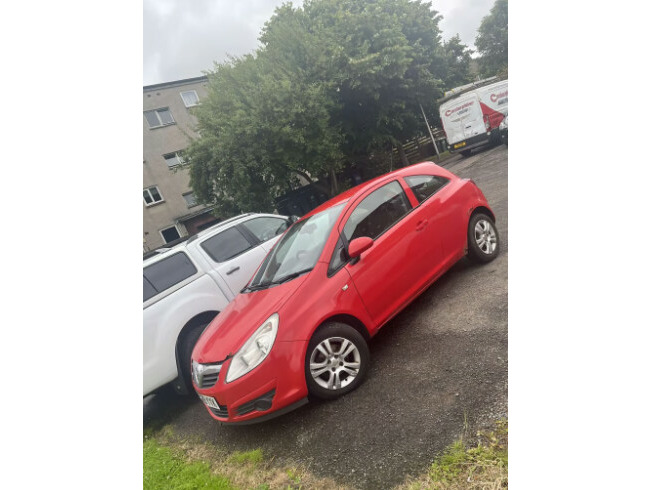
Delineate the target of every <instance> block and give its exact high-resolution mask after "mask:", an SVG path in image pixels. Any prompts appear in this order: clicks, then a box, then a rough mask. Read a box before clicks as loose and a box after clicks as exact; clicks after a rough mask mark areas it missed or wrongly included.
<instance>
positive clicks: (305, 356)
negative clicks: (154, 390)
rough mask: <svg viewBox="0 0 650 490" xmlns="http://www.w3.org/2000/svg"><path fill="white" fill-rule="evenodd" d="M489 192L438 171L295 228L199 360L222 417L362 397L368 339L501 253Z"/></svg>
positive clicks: (330, 205) (415, 169) (364, 194)
mask: <svg viewBox="0 0 650 490" xmlns="http://www.w3.org/2000/svg"><path fill="white" fill-rule="evenodd" d="M494 222H495V217H494V213H493V212H492V210H491V209H490V207H489V205H488V203H487V201H486V199H485V196H483V193H482V192H481V190H480V189H479V188H478V187H477V186H476V185H475V184H474V182H472V181H471V180H468V179H461V178H459V177H457V176H455V175H454V174H452V173H451V172H449V171H447V170H445V169H443V168H441V167H439V166H437V165H435V164H433V163H430V162H425V163H420V164H417V165H412V166H410V167H407V168H403V169H400V170H397V171H395V172H392V173H389V174H387V175H383V176H381V177H378V178H376V179H373V180H371V181H369V182H366V183H364V184H361V185H359V186H357V187H355V188H353V189H350V190H348V191H346V192H344V193H342V194H340V195H339V196H337V197H335V198H333V199H331V200H330V201H328V202H326V203H325V204H323V205H321V206H319V207H318V208H316V209H314V210H313V211H312V212H310V213H309V214H307V215H305V216H304V217H303V218H302V219H300V220H299V221H297V222H296V223H294V224H293V225H292V226H291V227H290V228H289V229H288V230H287V231H286V232H285V233H284V236H282V238H281V239H280V240H279V241H278V243H277V244H276V245H275V247H274V248H273V249H272V250H271V252H270V253H269V254H268V255H267V257H266V258H265V259H264V262H262V265H260V268H259V269H258V271H257V272H256V273H255V275H254V276H253V278H252V279H251V281H250V283H249V284H248V286H246V288H244V289H243V290H242V292H241V294H239V295H238V296H237V297H236V298H235V299H234V300H233V301H232V302H231V303H230V304H229V305H228V306H227V307H226V308H225V309H224V310H223V311H222V312H221V313H220V314H219V315H217V317H216V318H215V319H214V320H213V321H212V323H211V324H210V325H209V326H208V327H207V328H206V330H205V332H204V333H203V335H202V336H201V338H200V339H199V341H198V342H197V344H196V346H195V347H194V351H193V354H192V379H193V383H194V388H195V389H196V391H197V393H198V394H199V397H200V398H201V400H202V401H203V402H204V403H205V405H206V407H207V409H208V412H209V413H210V415H212V417H213V418H215V419H216V420H219V421H221V422H228V423H248V422H257V421H260V420H263V419H266V418H270V417H272V416H276V415H280V414H281V413H285V412H287V411H289V410H292V409H294V408H296V407H298V406H300V405H302V404H304V403H307V400H308V397H309V396H313V397H317V398H321V399H329V398H335V397H338V396H341V395H343V394H345V393H348V392H350V391H352V390H353V389H355V388H356V387H357V386H359V384H360V383H361V381H362V380H363V378H364V376H365V375H366V372H367V370H368V365H369V358H370V353H369V350H368V341H369V340H370V338H372V337H373V336H374V335H375V334H376V333H377V332H378V331H379V329H380V328H381V327H382V326H383V325H385V324H386V323H387V322H388V321H389V320H390V319H391V318H393V317H394V316H395V315H397V313H398V312H399V311H401V310H402V309H403V308H404V307H406V306H407V305H408V304H409V303H410V302H411V301H413V300H414V299H415V298H416V297H417V296H418V295H419V294H420V293H422V291H424V290H425V289H426V288H427V287H428V286H429V285H431V284H432V283H433V282H434V281H435V280H436V279H438V278H439V277H440V276H441V275H442V274H444V273H445V271H447V270H448V269H449V268H450V267H451V266H452V265H454V264H455V263H456V262H457V261H458V260H459V259H461V258H463V257H464V256H465V255H466V254H467V255H468V256H469V257H470V259H473V260H474V261H477V262H489V261H490V260H492V259H494V258H495V257H496V255H497V254H498V252H499V235H498V233H497V229H496V227H495V225H494Z"/></svg>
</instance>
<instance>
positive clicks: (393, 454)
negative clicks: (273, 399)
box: [144, 145, 508, 489]
mask: <svg viewBox="0 0 650 490" xmlns="http://www.w3.org/2000/svg"><path fill="white" fill-rule="evenodd" d="M443 166H444V167H445V168H447V169H449V170H451V171H452V172H454V173H455V174H456V175H459V176H461V177H469V178H471V179H473V180H474V181H475V182H476V183H477V185H478V186H479V187H480V188H481V189H482V190H483V193H484V194H485V196H486V198H487V200H488V202H489V203H490V206H491V207H492V209H493V210H494V213H495V215H496V218H497V223H496V224H497V228H498V230H499V235H500V238H501V253H500V255H499V257H498V258H497V259H496V260H494V261H493V262H491V263H489V264H487V265H483V266H478V265H473V264H471V263H470V262H469V261H468V260H467V259H463V260H461V261H460V262H459V263H457V264H456V265H455V266H454V267H453V268H452V269H451V270H450V271H448V272H447V273H446V274H445V275H444V276H443V277H442V278H440V279H439V280H438V282H436V283H435V284H434V285H432V286H431V287H430V288H429V289H428V290H427V291H425V292H424V293H423V294H422V295H421V296H420V297H419V298H418V299H416V300H415V301H414V302H413V303H412V304H411V305H409V306H408V307H407V308H406V309H405V310H404V311H402V313H400V314H399V315H398V316H397V317H395V318H394V319H393V320H391V322H390V323H388V324H387V325H386V326H384V327H383V328H382V330H381V331H380V332H379V333H378V334H377V336H376V337H375V338H374V339H373V340H372V342H371V343H370V355H371V367H370V371H369V373H368V377H367V378H366V380H365V382H364V383H363V384H362V385H361V386H360V387H359V388H358V389H357V390H355V391H353V392H352V393H350V394H348V395H346V396H344V397H343V398H340V399H338V400H335V401H330V402H312V403H309V404H307V405H305V406H303V407H301V408H299V409H298V410H296V411H294V412H290V413H288V414H286V415H283V416H281V417H279V418H276V419H273V420H270V421H268V422H265V423H260V424H256V425H251V426H242V427H232V426H225V425H222V424H219V423H217V422H215V421H214V420H213V419H212V418H211V417H210V416H209V415H208V413H207V412H206V410H205V408H204V406H203V405H202V404H201V403H200V402H199V400H198V399H197V398H195V397H191V398H185V399H182V398H178V397H174V396H163V395H158V396H154V397H150V398H149V399H147V400H146V401H145V403H144V425H145V427H147V426H152V427H158V426H161V425H163V424H171V425H172V426H173V428H174V431H175V433H176V434H180V435H187V436H195V437H199V438H200V439H202V440H205V441H208V442H211V443H213V444H215V445H217V446H220V447H226V448H228V449H230V450H233V451H234V450H239V451H246V450H251V449H255V448H262V450H263V451H264V453H265V454H267V455H271V456H273V457H274V458H275V461H277V462H278V463H279V464H299V465H304V466H306V467H307V468H309V470H310V471H311V472H312V473H313V474H315V475H317V476H327V477H330V478H332V479H334V480H336V481H338V482H339V483H341V484H345V485H348V486H350V487H353V488H359V489H379V488H382V489H383V488H390V487H391V486H394V485H398V484H400V483H403V482H404V480H405V479H406V477H407V476H408V475H413V476H415V475H419V474H421V473H423V472H425V471H426V469H427V467H428V466H429V464H430V463H431V461H432V459H433V457H434V456H435V455H436V454H438V453H439V452H440V451H441V450H443V449H444V448H445V447H446V446H447V445H449V444H451V443H452V442H453V441H454V440H456V439H457V438H458V437H460V436H461V434H463V432H464V431H465V430H466V427H468V428H469V433H472V432H474V433H475V431H476V429H478V428H480V427H485V426H489V424H490V423H491V422H493V421H494V420H496V419H499V418H504V417H507V394H508V364H507V362H508V288H507V285H508V150H507V147H505V146H503V145H501V146H497V147H495V148H491V149H488V150H486V151H482V152H480V153H477V154H474V155H472V156H470V157H469V158H462V157H460V156H454V157H452V158H451V159H449V160H447V161H445V162H444V163H443Z"/></svg>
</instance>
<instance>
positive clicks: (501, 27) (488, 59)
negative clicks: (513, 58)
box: [474, 0, 508, 76]
mask: <svg viewBox="0 0 650 490" xmlns="http://www.w3.org/2000/svg"><path fill="white" fill-rule="evenodd" d="M474 44H475V45H476V49H477V51H478V52H479V54H480V55H481V57H480V58H479V66H480V69H481V74H482V75H484V76H492V75H497V74H501V75H504V74H505V75H506V76H507V73H508V0H496V2H494V5H493V6H492V9H491V10H490V13H489V14H488V15H486V16H485V17H483V20H482V21H481V25H480V26H479V28H478V35H477V36H476V41H475V42H474Z"/></svg>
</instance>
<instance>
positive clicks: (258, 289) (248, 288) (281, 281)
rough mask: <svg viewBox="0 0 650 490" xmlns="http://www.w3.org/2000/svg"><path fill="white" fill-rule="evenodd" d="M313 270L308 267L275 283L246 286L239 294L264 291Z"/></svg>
mask: <svg viewBox="0 0 650 490" xmlns="http://www.w3.org/2000/svg"><path fill="white" fill-rule="evenodd" d="M312 269H313V267H310V268H309V269H303V270H301V271H297V272H292V273H291V274H287V275H286V276H283V277H281V278H280V279H276V280H275V281H269V282H263V283H260V284H256V285H255V286H246V287H245V288H244V289H242V290H241V291H240V292H242V293H243V292H245V291H251V292H252V291H260V290H262V289H266V288H268V287H269V286H276V285H278V284H282V283H283V282H287V281H290V280H291V279H295V278H296V277H298V276H301V275H303V274H305V273H306V272H309V271H311V270H312Z"/></svg>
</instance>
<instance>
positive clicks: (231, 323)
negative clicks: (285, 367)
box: [192, 274, 310, 363]
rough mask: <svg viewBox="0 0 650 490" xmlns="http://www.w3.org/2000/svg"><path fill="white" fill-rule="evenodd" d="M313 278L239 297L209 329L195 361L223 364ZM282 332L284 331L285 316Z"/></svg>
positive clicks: (195, 352)
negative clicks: (222, 362)
mask: <svg viewBox="0 0 650 490" xmlns="http://www.w3.org/2000/svg"><path fill="white" fill-rule="evenodd" d="M309 275H310V274H305V275H302V276H300V277H297V278H295V279H292V280H291V281H289V282H286V283H284V284H279V285H277V286H273V287H271V288H268V289H263V290H261V291H254V292H251V293H245V294H239V295H237V296H236V297H235V299H234V300H233V301H232V302H231V303H229V304H228V306H227V307H226V308H225V309H224V310H223V311H222V312H221V313H219V314H218V315H217V317H216V318H215V319H214V320H212V323H210V325H208V327H207V328H206V329H205V331H204V332H203V335H201V338H199V341H198V342H197V343H196V346H195V347H194V351H193V353H192V359H194V360H195V361H197V362H200V363H210V362H221V361H224V360H226V358H228V357H232V356H233V355H235V353H236V352H237V351H238V350H239V349H240V348H241V347H242V345H244V342H246V341H247V340H248V338H249V337H250V336H251V335H252V334H253V333H254V332H255V330H257V329H258V328H259V327H261V326H262V323H263V322H264V321H265V320H266V319H267V318H268V317H270V316H271V315H272V314H273V313H276V312H277V311H278V310H279V309H280V308H281V307H282V306H283V305H284V304H285V303H286V302H287V300H288V299H289V298H290V297H291V296H292V295H293V294H294V293H295V292H296V291H298V289H300V286H302V284H303V283H304V282H305V281H306V280H307V277H308V276H309ZM279 329H280V331H281V330H282V316H280V326H279ZM278 337H280V332H278ZM276 341H277V337H276Z"/></svg>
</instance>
